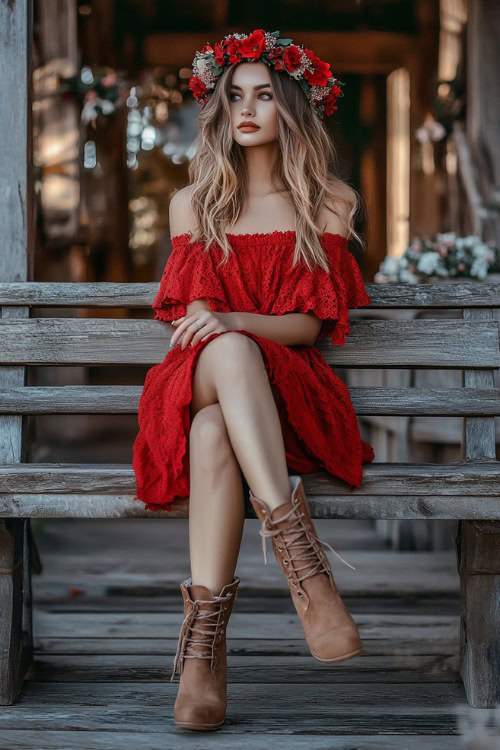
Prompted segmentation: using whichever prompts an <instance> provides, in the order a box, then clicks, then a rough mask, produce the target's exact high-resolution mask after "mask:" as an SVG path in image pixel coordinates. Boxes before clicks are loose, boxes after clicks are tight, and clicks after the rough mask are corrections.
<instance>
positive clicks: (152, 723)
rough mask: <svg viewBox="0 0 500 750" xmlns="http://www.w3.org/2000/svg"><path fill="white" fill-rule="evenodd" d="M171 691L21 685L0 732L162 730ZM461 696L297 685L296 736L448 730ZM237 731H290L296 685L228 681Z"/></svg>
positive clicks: (173, 687) (441, 690)
mask: <svg viewBox="0 0 500 750" xmlns="http://www.w3.org/2000/svg"><path fill="white" fill-rule="evenodd" d="M327 672H328V670H325V671H324V673H325V675H326V674H327ZM177 690H178V684H177V683H176V682H175V681H174V682H172V683H170V682H169V681H168V682H165V681H164V682H161V683H150V684H148V683H130V682H128V683H122V682H115V683H113V684H109V683H103V684H99V683H80V684H78V683H51V685H50V690H47V685H46V684H45V683H38V682H27V683H26V685H25V689H24V693H23V701H22V702H21V703H20V704H19V705H17V706H13V707H8V708H5V709H4V710H2V711H1V712H0V730H3V731H5V730H7V729H15V728H17V727H19V726H20V725H21V726H23V727H25V728H27V729H32V730H33V729H37V730H40V729H48V730H52V731H53V730H54V729H55V728H57V729H63V730H82V729H85V730H87V731H95V730H97V729H100V730H103V729H106V730H108V731H116V730H119V731H127V730H129V731H130V730H135V731H136V732H138V731H141V730H142V729H145V730H147V731H150V732H158V731H161V732H164V731H165V730H166V729H167V728H169V727H170V726H171V722H172V713H173V704H174V701H175V696H176V693H177ZM464 697H465V696H464V691H463V686H462V685H460V684H458V683H442V684H433V683H427V684H426V683H420V684H410V685H401V684H397V685H391V684H388V685H385V684H383V683H382V684H376V683H371V684H368V685H360V684H346V685H343V686H341V687H340V686H339V687H337V688H336V689H332V685H331V684H324V685H318V684H312V685H310V684H304V685H301V688H300V706H301V715H302V720H301V723H300V727H301V731H302V733H303V734H304V733H305V732H307V734H310V733H313V734H315V735H321V734H328V735H335V734H346V733H353V734H368V735H370V736H373V735H374V734H379V733H381V734H384V733H388V732H389V733H393V732H397V733H399V734H406V733H410V734H415V733H418V734H426V735H427V734H428V735H434V734H445V735H446V734H452V733H456V732H457V729H456V707H457V706H458V705H459V704H462V703H463V702H464ZM249 705H251V706H252V711H250V712H249V711H248V706H249ZM241 731H246V732H252V731H253V732H266V733H269V734H274V733H276V732H277V733H279V734H281V735H284V734H285V735H286V734H292V735H294V734H296V733H297V686H296V685H289V686H288V685H283V684H280V683H276V682H274V681H273V676H272V673H270V672H267V671H266V670H265V668H263V670H262V680H261V682H260V684H245V683H244V684H241V683H233V682H231V681H230V682H229V684H228V711H227V717H226V724H225V727H224V734H229V733H231V734H232V733H239V732H241ZM247 737H248V735H247ZM307 739H309V737H307ZM400 740H401V738H400ZM190 746H191V743H190Z"/></svg>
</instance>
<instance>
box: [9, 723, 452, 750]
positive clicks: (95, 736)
mask: <svg viewBox="0 0 500 750" xmlns="http://www.w3.org/2000/svg"><path fill="white" fill-rule="evenodd" d="M193 734H194V733H193ZM269 734H271V733H269ZM1 736H2V739H3V740H4V742H5V744H6V746H7V747H8V748H9V750H33V748H34V747H39V748H41V747H43V749H44V750H62V748H70V747H71V746H72V745H73V746H74V747H76V748H78V750H116V748H117V747H119V748H120V750H135V748H136V747H137V732H134V731H130V732H121V731H120V730H117V731H113V732H99V731H95V732H87V731H81V732H79V731H73V732H65V731H64V730H61V731H52V730H47V731H37V730H36V729H35V730H25V729H19V730H15V729H12V730H6V731H4V732H2V735H1ZM261 736H262V735H260V734H259V735H256V737H255V738H254V737H253V736H252V734H250V733H248V731H247V732H245V733H243V734H241V735H238V734H237V729H236V728H235V729H234V731H232V732H231V733H230V734H228V735H226V734H225V732H218V733H217V747H218V748H221V749H225V748H227V749H228V750H253V748H255V750H257V748H258V747H259V744H260V742H261V739H260V738H261ZM140 737H141V743H142V744H143V746H144V747H147V748H148V750H166V749H167V747H168V745H167V744H166V743H167V742H169V740H170V739H171V741H172V742H176V743H177V744H176V746H180V745H178V743H179V741H180V738H179V735H178V729H177V728H176V727H174V726H172V727H170V728H168V727H166V728H165V729H164V730H163V731H159V732H155V733H154V732H150V731H147V730H145V731H141V734H140ZM174 738H175V739H174ZM186 739H189V748H190V750H207V748H208V747H210V742H209V739H208V738H207V737H206V736H205V733H203V737H202V738H196V737H194V738H192V737H189V738H186ZM272 744H273V748H275V749H276V750H285V749H286V750H353V748H356V750H401V749H402V747H404V750H423V749H424V748H425V750H457V737H456V735H440V736H439V737H435V738H433V737H432V736H429V735H426V736H425V737H423V736H411V735H409V736H405V738H404V741H403V742H402V739H401V737H400V736H397V735H391V734H387V735H385V734H379V735H378V736H370V735H360V734H357V735H356V734H350V735H349V736H347V737H340V736H333V735H330V736H325V737H321V736H319V737H317V736H314V735H313V734H308V735H305V736H300V735H290V734H288V735H287V736H286V737H285V738H281V737H280V735H279V734H278V733H273V734H272ZM172 747H173V745H172Z"/></svg>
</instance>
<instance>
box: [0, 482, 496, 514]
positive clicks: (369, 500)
mask: <svg viewBox="0 0 500 750" xmlns="http://www.w3.org/2000/svg"><path fill="white" fill-rule="evenodd" d="M304 487H305V488H306V492H307V484H306V482H304ZM133 497H134V495H133V494H132V493H121V494H118V495H102V494H99V493H96V492H89V493H86V494H85V495H83V494H74V493H61V494H54V495H53V494H45V493H43V492H39V493H36V494H33V495H26V494H17V493H8V494H6V495H1V494H0V517H4V518H171V519H173V518H187V517H188V512H187V507H186V503H185V502H183V503H179V507H178V508H177V509H175V510H172V512H171V513H168V512H167V511H158V512H152V511H149V510H148V509H147V508H146V506H145V505H144V504H143V503H142V502H140V501H137V500H136V501H135V502H134V500H133ZM307 497H308V501H309V505H310V508H311V515H312V517H313V518H346V519H357V520H367V519H373V520H377V519H382V518H383V519H401V520H404V519H420V520H429V519H435V520H437V519H450V520H456V519H457V517H458V518H462V519H464V520H476V521H477V520H500V502H499V500H498V498H497V497H481V496H478V495H470V496H463V495H458V496H453V497H450V496H441V495H439V494H435V495H427V496H425V497H422V496H421V495H410V494H408V495H396V496H391V495H384V496H380V495H357V496H355V497H352V496H349V497H346V496H339V495H334V496H332V497H329V498H328V500H326V499H325V498H322V497H321V496H318V495H311V494H310V493H308V496H307ZM245 517H246V518H250V517H252V518H253V516H250V515H248V514H247V515H246V516H245Z"/></svg>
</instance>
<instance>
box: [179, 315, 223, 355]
mask: <svg viewBox="0 0 500 750" xmlns="http://www.w3.org/2000/svg"><path fill="white" fill-rule="evenodd" d="M172 325H173V326H176V330H175V332H174V334H173V335H172V338H171V340H170V348H173V347H174V346H175V345H176V344H177V343H179V342H180V344H181V349H185V348H186V346H188V344H189V343H190V344H191V346H196V344H197V343H198V342H199V341H203V340H204V339H206V338H208V336H211V335H212V334H213V333H223V332H224V331H231V330H235V329H236V328H237V321H236V317H235V314H234V313H232V312H229V313H220V312H213V311H212V310H202V309H199V310H195V311H194V312H192V313H190V314H188V315H184V316H183V317H182V318H178V319H177V320H174V321H172Z"/></svg>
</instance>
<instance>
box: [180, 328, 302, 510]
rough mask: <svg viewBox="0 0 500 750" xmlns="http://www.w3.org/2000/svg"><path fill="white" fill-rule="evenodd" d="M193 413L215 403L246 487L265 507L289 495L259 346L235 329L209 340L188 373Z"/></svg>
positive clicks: (277, 422) (278, 425)
mask: <svg viewBox="0 0 500 750" xmlns="http://www.w3.org/2000/svg"><path fill="white" fill-rule="evenodd" d="M193 381H194V382H193V402H192V409H193V413H196V411H197V410H198V409H199V408H202V407H204V406H206V405H208V404H214V403H217V402H218V403H219V404H220V408H221V410H222V414H223V417H224V422H225V425H226V428H227V433H228V435H229V440H230V442H231V446H232V449H233V451H234V454H235V456H236V459H237V461H238V464H239V466H240V467H241V470H242V472H243V474H244V476H245V479H246V480H247V482H248V484H249V486H250V487H251V489H252V492H253V493H254V494H255V495H256V496H257V497H262V498H266V502H267V504H268V505H269V508H270V510H271V511H272V510H274V508H277V507H278V506H279V505H281V504H282V503H285V502H288V501H289V500H290V494H291V490H290V480H289V478H288V469H287V464H286V456H285V446H284V441H283V433H282V430H281V423H280V419H279V414H278V410H277V408H276V402H275V400H274V396H273V392H272V389H271V384H270V382H269V377H268V375H267V372H266V368H265V365H264V360H263V355H262V352H261V350H260V347H259V345H258V344H257V343H256V342H255V341H253V339H251V338H249V337H248V336H245V334H241V333H238V332H237V331H229V332H228V333H225V334H224V335H223V336H218V337H217V338H216V339H214V340H213V341H210V342H209V343H208V344H207V345H206V346H205V348H204V349H203V351H202V352H201V354H200V356H199V359H198V362H197V366H196V370H195V374H194V376H193Z"/></svg>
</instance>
